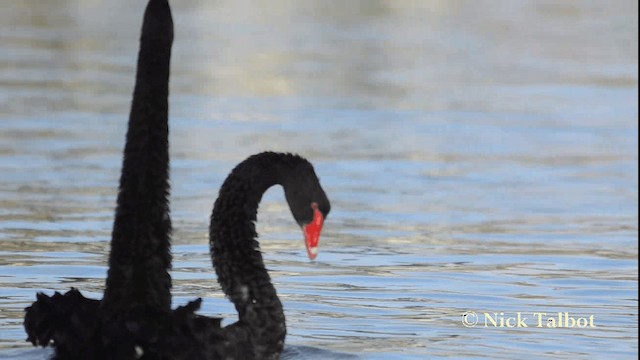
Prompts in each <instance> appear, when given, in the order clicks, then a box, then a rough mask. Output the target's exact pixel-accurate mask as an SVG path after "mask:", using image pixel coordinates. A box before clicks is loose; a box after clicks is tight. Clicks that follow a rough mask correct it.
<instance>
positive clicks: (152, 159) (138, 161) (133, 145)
mask: <svg viewBox="0 0 640 360" xmlns="http://www.w3.org/2000/svg"><path fill="white" fill-rule="evenodd" d="M172 42H173V21H172V18H171V10H170V8H169V4H168V3H167V1H166V0H150V1H149V4H148V5H147V8H146V11H145V15H144V22H143V25H142V35H141V38H140V51H139V54H138V67H137V74H136V84H135V90H134V92H133V102H132V104H131V113H130V116H129V128H128V131H127V138H126V145H125V149H124V161H123V165H122V174H121V177H120V188H119V190H120V191H119V194H118V203H117V209H116V215H115V221H114V226H113V234H112V241H111V254H110V257H109V274H108V278H107V285H106V290H105V295H104V300H103V307H106V308H108V309H109V310H111V311H114V312H117V311H121V310H126V309H128V308H131V307H134V306H138V305H143V306H147V305H148V306H151V307H153V308H155V309H166V310H170V307H171V293H170V290H171V277H170V275H169V269H170V267H171V256H170V252H169V250H170V232H171V220H170V218H169V202H168V196H169V183H168V178H169V145H168V135H169V127H168V96H169V64H170V57H171V44H172Z"/></svg>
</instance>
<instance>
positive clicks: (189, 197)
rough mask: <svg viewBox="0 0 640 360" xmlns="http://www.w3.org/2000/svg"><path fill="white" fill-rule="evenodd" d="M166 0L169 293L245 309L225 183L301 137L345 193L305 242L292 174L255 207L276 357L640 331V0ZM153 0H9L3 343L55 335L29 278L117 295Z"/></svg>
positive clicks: (452, 348) (0, 276) (632, 351)
mask: <svg viewBox="0 0 640 360" xmlns="http://www.w3.org/2000/svg"><path fill="white" fill-rule="evenodd" d="M172 3H173V12H174V21H175V26H176V30H175V33H176V36H175V43H174V48H173V58H172V75H171V101H170V112H171V120H170V122H171V123H170V126H171V135H170V136H171V138H170V142H171V161H172V164H171V179H172V181H171V183H172V196H171V202H172V205H171V206H172V207H171V208H172V219H173V223H174V227H175V231H174V236H173V239H174V240H173V243H174V246H173V253H174V263H173V267H174V270H173V272H172V275H173V278H174V288H173V294H174V303H175V305H180V304H183V303H185V302H186V301H187V300H190V299H193V298H195V297H203V298H204V305H203V310H202V313H204V314H207V315H212V316H224V317H225V318H226V320H225V323H230V322H233V321H234V319H235V318H236V315H235V310H234V308H233V306H232V305H231V304H230V303H229V302H228V301H227V300H226V299H225V298H224V296H223V294H222V292H221V290H220V288H219V286H218V284H217V283H216V281H215V274H214V272H213V271H212V269H211V262H210V259H209V255H208V246H207V227H208V217H209V214H210V211H211V206H212V204H213V201H214V200H215V197H216V194H217V189H218V188H219V186H220V184H221V182H222V180H223V179H224V178H225V176H226V175H227V174H228V172H229V171H230V170H231V169H232V168H233V166H234V165H235V164H236V163H238V162H239V161H241V160H243V159H244V158H245V157H247V156H248V155H250V154H253V153H257V152H260V151H263V150H267V149H270V150H277V151H290V152H297V153H300V154H302V155H304V156H305V157H307V158H309V159H310V160H311V161H312V162H313V163H314V165H315V167H316V171H317V173H318V174H319V175H320V177H321V181H322V184H323V186H324V188H325V190H326V192H327V194H328V196H329V197H330V199H331V201H332V211H331V214H330V216H329V218H328V219H327V222H326V224H325V227H326V228H325V232H324V234H323V238H322V240H321V248H320V254H319V257H318V259H317V261H316V262H309V261H308V260H307V257H306V252H305V249H304V246H303V244H302V238H301V236H302V234H301V233H300V232H299V229H298V227H297V226H296V225H295V223H294V221H293V220H292V219H291V215H290V212H289V210H288V208H287V206H286V202H285V201H284V196H283V194H282V190H281V189H280V188H273V189H271V190H269V191H268V193H267V194H266V196H265V197H264V200H263V202H262V204H261V207H260V212H259V222H258V231H259V233H260V240H261V246H262V249H263V252H264V255H265V259H266V262H267V266H268V268H269V269H270V271H271V275H272V278H273V281H274V283H275V285H276V288H277V289H278V294H279V296H280V298H281V300H282V301H283V304H284V306H285V313H286V317H287V326H288V337H287V353H286V354H285V358H300V359H305V358H307V359H311V358H322V359H325V358H350V357H349V355H355V356H357V357H358V358H361V359H424V358H445V357H455V358H490V359H512V358H516V357H517V358H523V359H528V358H531V359H533V358H540V357H543V358H558V359H560V358H567V359H575V358H585V359H587V358H589V359H591V358H605V357H606V358H608V359H629V358H635V357H636V356H637V353H638V295H637V294H638V282H637V281H638V245H637V240H638V225H637V224H638V175H637V174H638V150H637V146H638V101H637V98H638V55H637V54H638V15H637V13H638V12H637V10H638V9H637V6H638V5H637V3H636V2H623V1H619V2H607V1H594V2H575V3H574V2H562V3H557V2H540V1H517V2H515V1H514V2H501V3H500V4H499V6H498V4H497V3H495V2H490V1H477V2H463V1H447V2H423V3H420V2H418V3H415V2H408V1H407V2H405V1H400V2H397V1H356V2H345V3H338V2H323V1H309V2H284V1H277V2H270V4H269V5H266V4H255V3H253V2H245V1H239V2H234V1H221V2H220V1H217V2H212V1H202V0H190V1H180V2H178V1H173V2H172ZM143 9H144V2H143V1H142V2H139V3H136V4H132V3H130V2H127V1H124V0H115V1H113V0H112V1H92V2H82V1H77V0H76V1H74V0H67V1H63V0H51V1H47V2H41V1H36V0H27V1H21V2H15V1H14V2H7V3H6V4H3V11H2V12H1V13H0V29H1V31H0V42H1V44H2V47H3V51H2V52H0V69H1V71H0V121H1V124H2V131H0V358H7V359H9V358H15V359H18V358H30V359H43V358H46V356H47V354H48V353H47V352H46V351H44V350H33V349H31V347H30V344H28V343H26V342H25V341H24V338H25V337H26V335H25V333H24V330H23V328H22V317H23V316H24V314H23V309H24V307H25V306H28V305H29V304H30V303H31V302H32V301H33V300H34V298H35V294H36V292H38V291H45V292H47V293H49V294H50V293H52V292H53V291H65V290H67V289H68V288H69V287H71V286H74V287H77V288H79V289H81V290H82V291H83V292H85V293H87V294H88V295H90V296H93V297H95V298H100V297H101V296H102V291H103V288H104V279H105V275H106V270H107V268H106V259H107V256H108V251H109V239H110V232H111V226H112V221H113V208H114V205H115V196H116V186H117V181H118V178H119V171H120V165H121V154H122V147H123V144H124V134H125V131H126V120H127V116H128V111H129V103H130V96H131V91H132V87H133V80H134V70H135V69H134V66H135V57H136V53H137V46H138V44H137V38H138V36H139V28H140V22H141V16H142V12H143ZM465 312H475V313H476V314H477V315H478V321H479V322H478V324H475V326H469V323H467V324H466V325H467V326H465V323H463V318H462V315H463V313H465ZM540 312H543V313H547V314H548V316H546V315H545V319H544V321H545V323H544V326H542V327H537V326H536V325H537V322H536V319H537V318H536V315H533V314H534V313H540ZM558 312H562V313H565V312H568V313H569V314H570V315H571V316H572V317H575V318H588V317H589V316H591V315H593V319H594V324H595V327H584V328H578V327H573V328H548V327H547V326H546V325H547V323H548V320H546V319H547V317H552V316H556V317H557V315H556V314H557V313H558ZM500 313H502V314H503V315H501V316H502V317H503V318H510V317H513V318H515V317H517V314H518V313H520V314H521V315H523V316H525V317H527V325H528V327H526V328H524V327H520V328H510V327H506V326H505V327H494V326H492V325H491V323H488V325H487V326H485V322H484V321H485V320H486V316H487V315H486V314H488V315H489V316H494V314H500Z"/></svg>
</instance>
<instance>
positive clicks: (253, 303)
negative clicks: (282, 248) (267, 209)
mask: <svg viewBox="0 0 640 360" xmlns="http://www.w3.org/2000/svg"><path fill="white" fill-rule="evenodd" d="M287 156H289V157H290V155H285V156H284V157H287ZM285 161H286V159H283V154H275V153H262V154H258V155H254V156H252V157H250V158H249V159H247V160H245V161H244V162H242V163H241V164H239V165H238V166H237V167H236V168H235V169H234V170H233V171H232V172H231V174H230V175H229V176H228V177H227V179H226V180H225V182H224V184H223V185H222V188H221V189H220V194H219V196H218V199H217V200H216V203H215V206H214V209H213V213H212V215H211V227H210V229H209V231H210V233H209V240H210V246H211V254H212V258H213V265H214V267H215V269H216V273H217V275H218V282H219V283H220V285H221V287H222V290H223V291H224V292H225V294H226V295H227V296H228V297H229V299H230V300H231V301H232V302H233V303H234V305H235V307H236V309H237V311H238V314H239V322H238V323H237V324H236V325H239V326H245V327H246V328H247V329H248V331H249V332H250V333H251V336H252V338H253V341H254V344H258V345H259V346H257V348H258V347H259V349H257V350H256V351H257V354H256V356H258V357H259V358H268V357H270V356H272V355H273V354H279V353H280V352H281V351H282V346H283V345H284V338H285V334H286V328H285V319H284V312H283V309H282V304H281V303H280V300H279V299H278V296H277V295H276V290H275V288H274V287H273V285H272V284H271V279H270V277H269V274H268V273H267V270H266V269H265V266H264V263H263V260H262V255H261V253H260V250H259V244H258V242H257V240H256V237H257V234H256V230H255V221H256V213H257V210H258V205H259V203H260V200H261V199H262V195H263V194H264V192H265V191H266V190H267V189H268V188H270V187H271V186H273V185H276V184H282V183H283V180H284V178H285V175H286V171H285V170H284V167H283V166H282V165H283V163H284V162H285Z"/></svg>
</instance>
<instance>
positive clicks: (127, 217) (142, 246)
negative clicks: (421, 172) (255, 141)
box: [25, 0, 330, 360]
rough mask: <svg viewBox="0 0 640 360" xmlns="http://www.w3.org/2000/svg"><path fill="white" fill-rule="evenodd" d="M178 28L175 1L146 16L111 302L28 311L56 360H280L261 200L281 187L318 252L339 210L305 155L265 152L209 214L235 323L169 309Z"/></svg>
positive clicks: (59, 301) (280, 323)
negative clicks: (172, 66)
mask: <svg viewBox="0 0 640 360" xmlns="http://www.w3.org/2000/svg"><path fill="white" fill-rule="evenodd" d="M172 40H173V23H172V20H171V12H170V9H169V5H168V3H167V1H166V0H150V1H149V4H148V6H147V9H146V11H145V16H144V23H143V26H142V36H141V41H140V52H139V57H138V70H137V76H136V86H135V90H134V94H133V102H132V107H131V115H130V118H129V129H128V132H127V139H126V145H125V151H124V161H123V167H122V176H121V178H120V192H119V194H118V201H117V204H118V205H117V209H116V214H115V221H114V229H113V234H112V241H111V254H110V257H109V273H108V277H107V281H106V289H105V294H104V298H103V299H102V300H101V301H98V300H92V299H87V298H85V297H84V296H82V294H81V293H80V292H79V291H78V290H76V289H71V290H70V291H69V292H67V293H66V294H64V295H62V294H60V293H57V292H56V293H55V294H54V295H53V296H47V295H44V294H38V296H37V301H36V302H34V303H33V305H32V306H30V307H28V308H27V309H26V315H25V330H26V331H27V334H28V339H27V340H28V341H31V342H32V343H33V344H34V345H40V346H48V345H50V344H51V343H52V344H53V346H54V347H55V355H54V356H55V358H56V359H97V360H100V359H174V360H176V359H277V358H278V357H279V356H280V353H281V352H282V350H283V346H284V339H285V335H286V326H285V318H284V312H283V309H282V304H281V303H280V300H279V299H278V297H277V295H276V290H275V288H274V287H273V285H272V284H271V279H270V278H269V274H268V273H267V271H266V269H265V266H264V263H263V261H262V254H261V253H260V249H259V245H258V242H257V240H256V237H257V234H256V231H255V221H256V213H257V209H258V204H259V203H260V200H261V198H262V195H263V194H264V192H265V191H266V190H267V189H268V188H269V187H271V186H273V185H278V184H279V185H282V186H283V188H284V191H285V196H286V199H287V202H288V204H289V207H290V209H291V212H292V214H293V217H294V218H295V220H296V222H297V223H298V224H299V225H300V226H301V227H302V228H303V230H304V233H305V237H306V241H307V242H306V243H307V250H308V251H309V256H310V257H312V258H314V257H315V255H316V253H317V240H318V238H319V234H320V231H321V229H322V223H323V221H324V219H325V218H326V216H327V214H328V213H329V211H330V205H329V200H328V199H327V197H326V195H325V193H324V191H323V189H322V187H321V186H320V183H319V180H318V178H317V176H316V174H315V172H314V169H313V166H312V165H311V164H310V163H309V162H308V161H307V160H305V159H303V158H302V157H300V156H297V155H292V154H283V153H274V152H265V153H261V154H257V155H253V156H251V157H249V158H248V159H246V160H245V161H243V162H242V163H240V164H239V165H238V166H236V168H235V169H234V170H233V171H232V172H231V174H230V175H229V176H228V177H227V179H226V180H225V182H224V184H223V185H222V187H221V189H220V194H219V197H218V199H217V201H216V202H215V205H214V209H213V212H212V215H211V225H210V233H209V234H210V248H211V254H212V259H213V265H214V267H215V270H216V273H217V274H218V282H219V283H220V285H221V286H222V289H223V291H224V292H225V294H227V296H228V297H229V299H230V300H231V301H232V302H233V303H234V305H235V307H236V309H237V311H238V313H239V320H238V322H236V323H234V324H231V325H229V326H226V327H224V328H221V327H220V319H217V318H208V317H205V316H201V315H197V314H195V312H196V311H197V310H198V309H199V307H200V303H201V300H200V299H197V300H195V301H192V302H190V303H189V304H187V305H186V306H183V307H179V308H177V309H175V310H171V308H170V306H171V292H170V290H171V277H170V275H169V270H170V267H171V255H170V232H171V221H170V218H169V204H168V200H167V198H168V195H169V184H168V177H169V155H168V124H167V123H168V116H167V113H168V102H167V98H168V81H169V59H170V56H171V44H172Z"/></svg>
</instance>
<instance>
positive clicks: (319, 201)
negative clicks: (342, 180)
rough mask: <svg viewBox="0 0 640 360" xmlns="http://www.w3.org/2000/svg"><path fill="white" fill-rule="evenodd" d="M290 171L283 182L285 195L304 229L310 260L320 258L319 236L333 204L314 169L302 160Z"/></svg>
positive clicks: (294, 215) (295, 163) (295, 217)
mask: <svg viewBox="0 0 640 360" xmlns="http://www.w3.org/2000/svg"><path fill="white" fill-rule="evenodd" d="M297 158H298V159H299V161H295V162H294V163H293V165H294V166H292V167H291V168H290V170H289V171H288V175H287V176H286V181H284V182H283V186H284V194H285V197H286V198H287V202H288V203H289V208H290V209H291V213H292V214H293V217H294V219H295V220H296V222H297V223H298V225H300V227H301V228H302V232H303V233H304V239H305V246H306V247H307V254H308V255H309V259H311V260H314V259H315V258H316V257H317V256H318V245H319V243H320V234H321V232H322V226H323V224H324V221H325V219H326V218H327V215H329V211H330V210H331V204H330V203H329V199H328V198H327V195H326V194H325V193H324V190H323V189H322V186H320V180H319V179H318V177H317V176H316V173H315V171H314V170H313V166H312V165H311V164H310V163H309V162H308V161H306V160H305V159H303V158H300V157H297Z"/></svg>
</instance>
